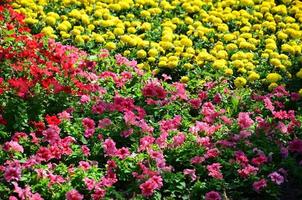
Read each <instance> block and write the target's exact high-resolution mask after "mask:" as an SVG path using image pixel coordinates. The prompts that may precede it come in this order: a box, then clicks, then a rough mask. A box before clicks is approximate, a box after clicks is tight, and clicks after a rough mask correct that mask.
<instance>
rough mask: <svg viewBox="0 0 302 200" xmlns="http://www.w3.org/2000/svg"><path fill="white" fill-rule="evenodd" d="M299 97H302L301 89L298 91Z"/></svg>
mask: <svg viewBox="0 0 302 200" xmlns="http://www.w3.org/2000/svg"><path fill="white" fill-rule="evenodd" d="M298 93H299V95H300V96H301V97H302V88H301V89H300V90H299V92H298Z"/></svg>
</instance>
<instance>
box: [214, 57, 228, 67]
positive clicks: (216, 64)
mask: <svg viewBox="0 0 302 200" xmlns="http://www.w3.org/2000/svg"><path fill="white" fill-rule="evenodd" d="M226 65H227V61H226V60H224V59H219V60H215V61H214V63H213V67H214V68H215V69H223V68H225V67H226Z"/></svg>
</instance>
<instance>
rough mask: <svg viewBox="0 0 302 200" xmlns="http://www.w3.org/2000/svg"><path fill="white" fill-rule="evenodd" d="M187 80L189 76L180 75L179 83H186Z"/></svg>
mask: <svg viewBox="0 0 302 200" xmlns="http://www.w3.org/2000/svg"><path fill="white" fill-rule="evenodd" d="M189 80H190V79H189V77H187V76H182V77H181V79H180V82H181V83H187V82H188V81H189Z"/></svg>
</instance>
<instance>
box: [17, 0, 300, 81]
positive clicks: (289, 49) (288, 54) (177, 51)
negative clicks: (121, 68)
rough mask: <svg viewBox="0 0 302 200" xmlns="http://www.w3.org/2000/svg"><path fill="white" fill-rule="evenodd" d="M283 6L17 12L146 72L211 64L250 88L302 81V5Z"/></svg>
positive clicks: (140, 5)
mask: <svg viewBox="0 0 302 200" xmlns="http://www.w3.org/2000/svg"><path fill="white" fill-rule="evenodd" d="M278 2H279V3H276V2H275V1H274V0H216V1H214V0H171V1H167V0H135V1H134V0H122V1H118V0H100V1H96V0H61V1H59V0H15V1H14V3H13V7H14V8H15V9H16V10H18V11H20V12H21V13H24V14H25V15H26V22H27V23H28V24H30V25H36V26H38V27H39V26H40V27H42V28H41V32H43V33H44V34H46V35H48V36H50V37H53V38H58V39H60V40H61V41H65V42H72V43H74V44H76V45H84V44H87V43H93V44H95V47H105V48H108V49H110V50H115V51H116V52H120V53H123V54H124V55H126V56H129V57H133V58H137V59H139V60H140V63H142V64H141V65H140V66H141V67H143V68H145V69H156V68H157V67H159V68H160V69H163V68H169V69H174V68H177V69H178V68H180V69H182V70H195V69H197V68H203V67H204V66H210V67H211V68H212V69H213V72H215V73H216V72H219V73H221V74H224V75H226V76H231V77H234V80H235V82H234V83H235V85H236V86H238V87H242V86H244V85H246V84H248V83H253V82H255V81H260V80H263V81H262V82H264V83H267V84H271V85H272V84H273V85H274V86H276V85H278V84H280V83H281V81H283V80H285V79H288V78H292V77H296V78H297V77H298V78H302V68H301V69H300V71H293V70H294V69H296V67H293V66H292V65H294V64H295V63H297V62H296V60H295V59H296V58H297V57H298V56H301V51H302V42H301V41H302V30H301V23H302V2H301V1H299V0H280V1H278ZM298 64H299V63H298ZM300 64H301V63H300ZM186 80H187V79H186V78H184V79H183V80H182V81H183V82H186ZM271 85H270V87H272V86H271Z"/></svg>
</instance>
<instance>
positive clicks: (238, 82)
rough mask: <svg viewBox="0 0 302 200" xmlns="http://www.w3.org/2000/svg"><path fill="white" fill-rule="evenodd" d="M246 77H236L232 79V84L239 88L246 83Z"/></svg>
mask: <svg viewBox="0 0 302 200" xmlns="http://www.w3.org/2000/svg"><path fill="white" fill-rule="evenodd" d="M246 82H247V81H246V79H245V78H243V77H237V78H236V79H235V80H234V84H235V86H236V87H237V88H241V87H243V86H245V85H246Z"/></svg>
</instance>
